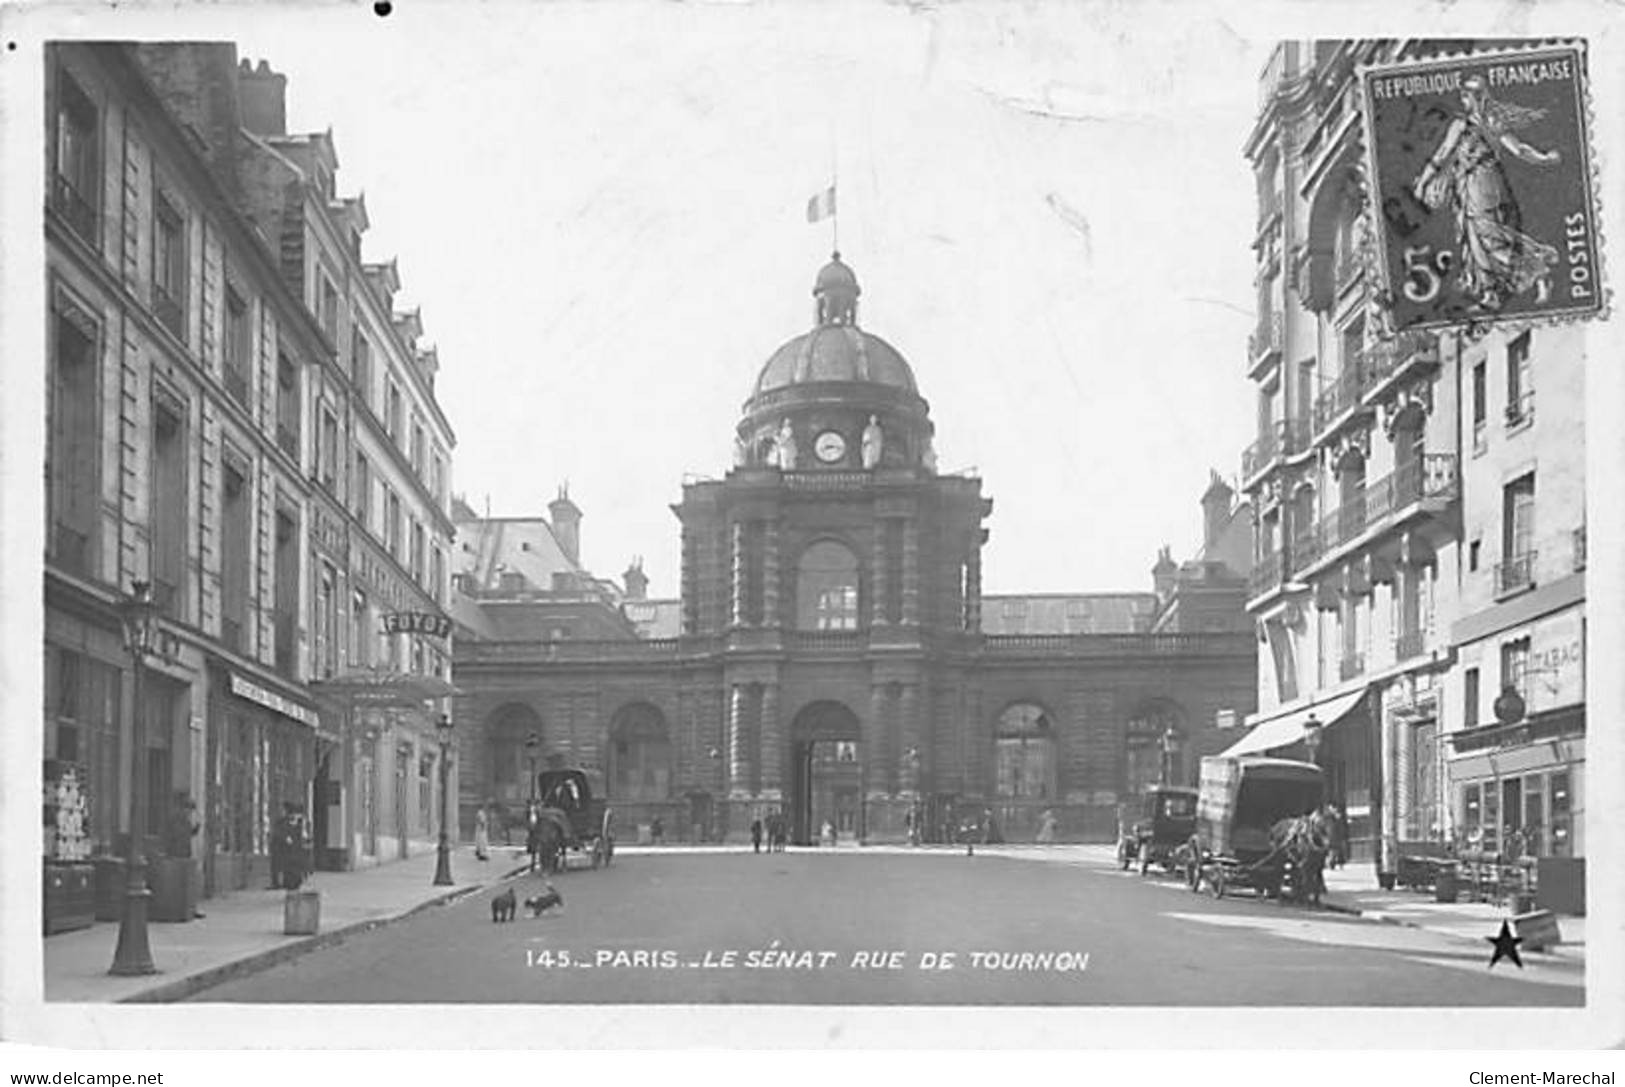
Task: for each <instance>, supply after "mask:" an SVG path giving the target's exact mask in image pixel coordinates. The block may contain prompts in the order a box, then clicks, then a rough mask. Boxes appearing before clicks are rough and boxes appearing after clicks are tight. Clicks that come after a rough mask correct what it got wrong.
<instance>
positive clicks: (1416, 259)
mask: <svg viewBox="0 0 1625 1087" xmlns="http://www.w3.org/2000/svg"><path fill="white" fill-rule="evenodd" d="M1360 80H1361V91H1362V93H1363V95H1364V104H1365V135H1366V153H1367V155H1368V163H1367V165H1368V167H1369V170H1370V175H1369V176H1370V177H1371V178H1372V179H1373V180H1374V184H1373V186H1372V205H1373V209H1374V211H1375V214H1374V215H1373V220H1374V221H1375V224H1376V233H1377V241H1378V246H1379V251H1380V262H1379V263H1380V271H1381V274H1382V277H1383V286H1384V289H1385V301H1389V302H1390V303H1391V305H1392V313H1393V323H1394V329H1395V330H1396V331H1403V330H1405V329H1416V328H1439V327H1447V326H1453V325H1469V324H1486V323H1493V322H1497V321H1510V320H1530V319H1538V318H1546V317H1555V318H1571V319H1572V318H1583V317H1588V316H1594V315H1596V314H1598V313H1600V312H1601V310H1602V304H1603V291H1602V284H1601V283H1600V282H1599V279H1600V275H1599V273H1600V271H1601V269H1600V267H1599V265H1598V248H1599V234H1598V228H1597V211H1596V202H1595V201H1594V199H1593V197H1592V191H1591V183H1592V173H1591V146H1590V143H1589V137H1588V133H1587V130H1586V94H1587V91H1586V81H1585V52H1584V49H1583V48H1581V47H1579V46H1560V47H1551V48H1540V49H1527V50H1519V51H1516V52H1498V53H1480V54H1476V55H1469V56H1461V57H1448V58H1441V59H1435V60H1420V61H1412V62H1406V63H1403V64H1393V65H1383V66H1380V67H1375V68H1368V69H1364V70H1362V71H1361V73H1360Z"/></svg>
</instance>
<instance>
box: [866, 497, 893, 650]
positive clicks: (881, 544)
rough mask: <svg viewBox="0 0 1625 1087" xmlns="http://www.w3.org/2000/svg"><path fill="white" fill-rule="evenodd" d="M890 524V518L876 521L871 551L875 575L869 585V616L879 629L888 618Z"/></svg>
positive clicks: (880, 518) (870, 579)
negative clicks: (887, 580) (887, 570)
mask: <svg viewBox="0 0 1625 1087" xmlns="http://www.w3.org/2000/svg"><path fill="white" fill-rule="evenodd" d="M890 524H891V522H890V520H889V519H888V518H885V517H879V518H876V519H875V545H874V547H873V548H872V549H871V550H872V553H873V555H874V558H873V559H872V560H871V566H872V568H873V571H874V573H873V575H872V576H871V577H870V578H869V584H870V586H871V589H870V594H869V596H870V599H869V615H870V622H871V623H873V624H874V625H875V626H877V627H879V626H885V625H886V618H887V617H886V566H887V563H886V558H887V555H886V541H887V539H888V538H889V536H890V535H891V534H890V533H889V532H887V531H886V529H887V528H888V527H889V525H890Z"/></svg>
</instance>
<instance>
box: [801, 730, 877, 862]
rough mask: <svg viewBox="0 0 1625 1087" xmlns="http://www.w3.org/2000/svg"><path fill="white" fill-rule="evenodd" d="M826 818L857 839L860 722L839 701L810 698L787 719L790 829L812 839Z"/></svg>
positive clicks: (843, 837) (803, 842)
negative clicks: (788, 734)
mask: <svg viewBox="0 0 1625 1087" xmlns="http://www.w3.org/2000/svg"><path fill="white" fill-rule="evenodd" d="M825 822H828V823H829V824H830V825H831V826H833V827H834V828H835V832H836V834H837V835H838V836H839V837H840V839H841V840H843V841H861V840H862V838H863V834H864V825H863V725H862V723H861V722H859V720H858V716H857V714H855V713H853V712H852V711H851V710H850V709H848V708H847V707H846V706H845V705H843V704H842V703H840V702H830V701H823V702H813V703H810V704H809V705H807V706H805V707H803V708H802V710H801V712H800V713H798V714H796V717H795V720H794V721H793V722H792V723H791V725H790V834H791V837H792V838H794V840H795V841H796V842H797V843H798V844H800V845H810V844H812V842H813V840H814V839H815V838H816V837H817V836H818V832H819V829H820V828H821V827H822V826H823V825H824V823H825Z"/></svg>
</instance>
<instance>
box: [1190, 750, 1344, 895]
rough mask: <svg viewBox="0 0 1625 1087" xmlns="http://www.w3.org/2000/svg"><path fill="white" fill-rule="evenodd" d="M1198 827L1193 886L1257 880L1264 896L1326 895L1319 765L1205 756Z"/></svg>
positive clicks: (1249, 884) (1218, 889)
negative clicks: (1324, 892)
mask: <svg viewBox="0 0 1625 1087" xmlns="http://www.w3.org/2000/svg"><path fill="white" fill-rule="evenodd" d="M1199 784H1200V788H1199V789H1198V794H1197V801H1196V833H1195V835H1194V836H1193V837H1192V839H1191V843H1190V847H1189V857H1188V860H1187V864H1186V883H1187V884H1188V885H1189V886H1190V889H1191V890H1192V891H1200V890H1201V889H1202V886H1203V885H1204V884H1206V885H1207V887H1208V888H1209V889H1211V890H1212V892H1213V895H1214V897H1215V898H1222V897H1224V894H1225V892H1226V891H1228V890H1233V889H1235V888H1238V887H1245V888H1250V889H1251V890H1252V891H1253V893H1254V894H1256V895H1258V896H1259V897H1260V898H1262V897H1264V896H1269V897H1272V898H1285V899H1289V900H1292V901H1299V902H1306V901H1310V900H1314V901H1319V897H1320V892H1321V890H1322V889H1323V884H1322V880H1321V870H1322V868H1323V867H1324V866H1325V858H1326V849H1327V843H1328V839H1329V834H1328V832H1327V823H1326V821H1325V819H1324V817H1323V816H1322V814H1321V805H1322V801H1323V799H1324V793H1325V779H1324V776H1323V774H1322V773H1321V770H1320V767H1318V766H1316V765H1314V764H1313V763H1307V762H1297V761H1294V760H1291V759H1272V758H1266V757H1263V756H1256V755H1242V756H1238V757H1218V758H1206V759H1203V760H1202V773H1201V780H1200V783H1199Z"/></svg>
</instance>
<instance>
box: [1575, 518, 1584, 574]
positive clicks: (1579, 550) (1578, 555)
mask: <svg viewBox="0 0 1625 1087" xmlns="http://www.w3.org/2000/svg"><path fill="white" fill-rule="evenodd" d="M1572 540H1573V546H1574V569H1575V570H1577V571H1578V570H1584V569H1585V568H1586V527H1585V526H1584V525H1581V526H1580V527H1579V528H1577V529H1575V530H1574V533H1573V536H1572Z"/></svg>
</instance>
